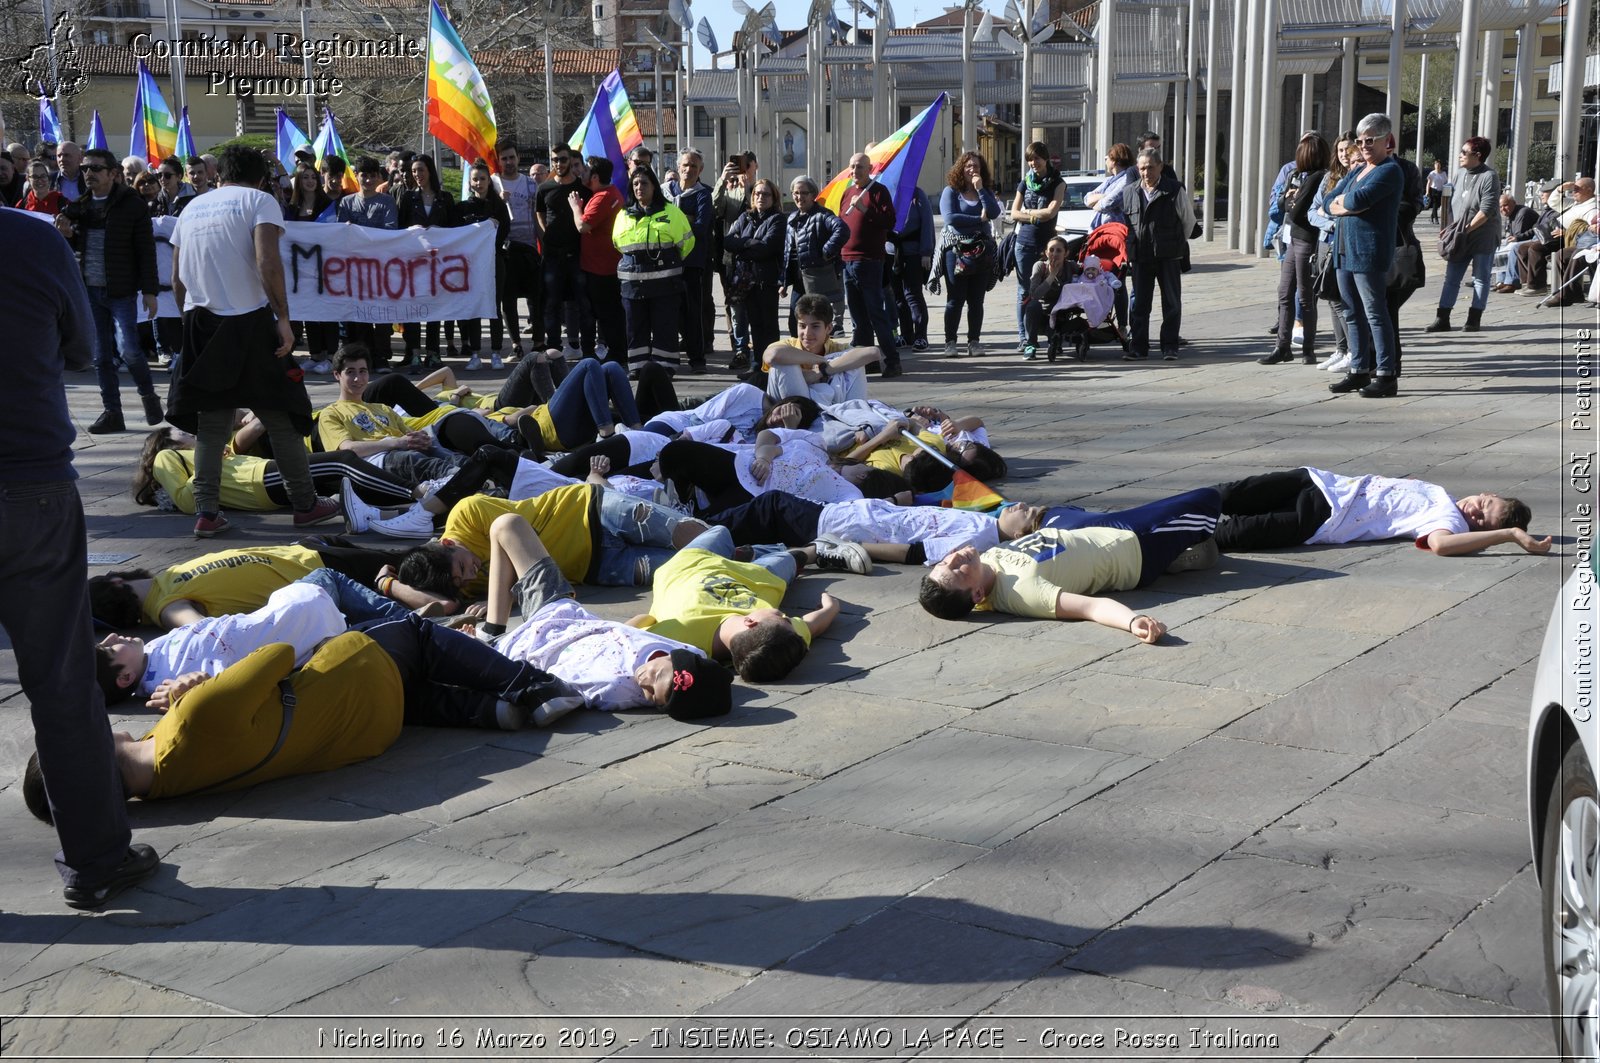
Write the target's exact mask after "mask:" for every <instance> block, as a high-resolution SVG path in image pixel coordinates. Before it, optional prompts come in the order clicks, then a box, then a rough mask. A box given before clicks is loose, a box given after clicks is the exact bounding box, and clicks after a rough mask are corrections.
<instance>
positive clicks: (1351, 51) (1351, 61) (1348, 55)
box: [1334, 37, 1361, 138]
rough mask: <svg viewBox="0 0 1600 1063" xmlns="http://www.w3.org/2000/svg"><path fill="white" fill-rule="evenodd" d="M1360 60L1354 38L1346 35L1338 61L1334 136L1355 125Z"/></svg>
mask: <svg viewBox="0 0 1600 1063" xmlns="http://www.w3.org/2000/svg"><path fill="white" fill-rule="evenodd" d="M1360 61H1361V60H1360V59H1359V58H1358V57H1357V56H1356V39H1355V38H1354V37H1346V38H1345V39H1344V58H1343V59H1341V60H1340V61H1339V128H1338V129H1337V130H1336V131H1335V132H1334V138H1337V137H1338V135H1339V134H1340V133H1344V132H1347V131H1349V130H1351V129H1354V128H1355V127H1356V64H1357V63H1359V62H1360Z"/></svg>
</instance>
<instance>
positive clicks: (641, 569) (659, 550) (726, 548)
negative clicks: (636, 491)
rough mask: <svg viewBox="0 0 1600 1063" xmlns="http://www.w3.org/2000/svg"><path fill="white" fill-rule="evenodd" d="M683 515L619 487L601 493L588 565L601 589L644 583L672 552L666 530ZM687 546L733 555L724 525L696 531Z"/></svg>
mask: <svg viewBox="0 0 1600 1063" xmlns="http://www.w3.org/2000/svg"><path fill="white" fill-rule="evenodd" d="M688 519H689V518H688V517H685V516H684V515H683V514H682V513H679V512H677V511H676V510H672V509H668V508H667V507H666V506H658V505H656V504H655V503H653V502H646V501H644V500H643V499H639V498H634V497H633V496H631V495H625V494H622V493H621V492H620V491H602V492H601V493H600V535H599V540H600V541H599V543H598V544H597V556H596V558H595V563H594V566H593V567H594V570H595V579H594V581H595V583H597V584H599V585H600V586H602V587H648V586H650V580H651V578H652V577H654V576H655V572H656V569H657V568H659V567H660V566H662V565H663V564H665V563H666V562H668V561H670V560H671V559H672V555H674V554H676V553H677V552H678V551H677V550H676V549H675V548H674V547H673V545H672V533H673V532H674V531H676V530H677V527H678V525H680V524H682V523H683V522H684V521H685V520H688ZM719 532H720V533H721V534H720V535H719V534H718V533H719ZM724 540H726V545H724ZM689 545H690V546H693V547H699V548H700V549H703V550H710V551H711V552H712V553H714V554H722V555H723V556H724V557H728V556H731V555H732V553H733V540H732V539H731V538H729V537H728V531H727V529H726V528H722V527H719V526H716V525H712V526H710V527H709V528H708V530H706V531H703V532H701V533H700V534H699V535H698V536H696V537H695V539H694V540H693V541H692V542H690V543H689Z"/></svg>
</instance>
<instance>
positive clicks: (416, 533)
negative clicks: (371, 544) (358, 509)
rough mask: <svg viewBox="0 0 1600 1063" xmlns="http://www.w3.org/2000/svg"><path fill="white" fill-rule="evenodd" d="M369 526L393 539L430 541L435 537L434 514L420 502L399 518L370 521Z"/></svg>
mask: <svg viewBox="0 0 1600 1063" xmlns="http://www.w3.org/2000/svg"><path fill="white" fill-rule="evenodd" d="M367 526H368V527H369V528H370V529H371V530H372V531H375V532H377V533H378V534H379V535H387V536H388V537H389V538H391V539H429V538H432V536H433V514H432V513H429V512H428V511H427V510H425V509H423V508H422V504H421V503H420V502H419V503H418V504H416V505H414V506H412V507H411V508H410V509H408V510H406V511H405V512H404V513H402V514H400V515H399V516H398V517H390V518H388V519H387V520H373V521H368V522H367Z"/></svg>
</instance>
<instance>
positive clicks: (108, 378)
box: [89, 287, 156, 413]
mask: <svg viewBox="0 0 1600 1063" xmlns="http://www.w3.org/2000/svg"><path fill="white" fill-rule="evenodd" d="M136 298H137V297H136V296H132V295H125V296H121V297H120V298H112V297H111V296H108V295H107V294H106V290H105V289H104V288H101V287H92V288H90V289H89V313H90V315H91V316H93V318H94V331H95V336H96V338H97V340H98V344H97V349H96V354H95V359H94V371H95V376H97V377H98V378H99V380H100V405H102V406H104V407H105V408H106V409H108V410H113V411H116V412H118V413H121V412H122V392H121V390H120V385H119V384H118V382H117V367H116V365H115V364H114V363H113V361H112V358H113V356H114V355H116V354H117V353H118V352H120V353H121V354H122V360H123V361H124V362H126V363H127V366H128V372H129V373H130V374H132V376H133V384H134V387H136V388H138V389H139V394H141V395H154V394H155V393H156V386H155V383H154V381H152V380H151V379H150V365H149V363H147V362H146V361H145V360H144V352H143V351H141V350H140V349H139V323H138V316H139V314H138V308H137V306H136V305H135V300H136Z"/></svg>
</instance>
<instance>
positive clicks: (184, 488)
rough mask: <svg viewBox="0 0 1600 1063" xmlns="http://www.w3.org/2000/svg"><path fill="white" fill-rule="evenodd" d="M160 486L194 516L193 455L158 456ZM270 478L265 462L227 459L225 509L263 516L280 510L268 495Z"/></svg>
mask: <svg viewBox="0 0 1600 1063" xmlns="http://www.w3.org/2000/svg"><path fill="white" fill-rule="evenodd" d="M151 472H153V473H154V474H155V478H156V482H157V483H159V484H160V485H161V486H162V487H163V488H164V489H165V490H166V492H167V494H169V495H171V496H172V502H173V504H174V505H176V506H177V507H178V509H179V510H181V511H182V512H184V513H193V512H194V451H192V450H163V451H162V452H161V453H159V454H157V455H156V460H155V462H154V464H153V465H152V466H151ZM266 474H267V461H266V459H265V458H252V457H248V456H246V457H239V456H237V455H232V454H230V455H228V456H227V457H224V458H223V459H222V495H221V502H222V508H224V509H237V510H243V511H247V512H256V513H262V512H266V511H269V510H274V509H277V508H278V504H277V503H276V502H274V501H273V500H272V498H271V496H269V495H268V494H267V489H266V487H265V485H264V481H263V477H265V476H266Z"/></svg>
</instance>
